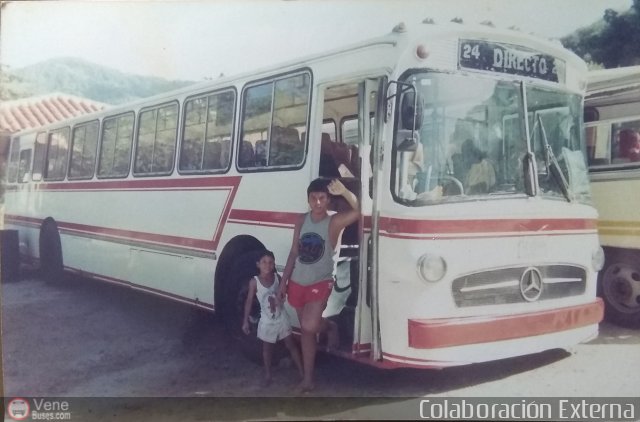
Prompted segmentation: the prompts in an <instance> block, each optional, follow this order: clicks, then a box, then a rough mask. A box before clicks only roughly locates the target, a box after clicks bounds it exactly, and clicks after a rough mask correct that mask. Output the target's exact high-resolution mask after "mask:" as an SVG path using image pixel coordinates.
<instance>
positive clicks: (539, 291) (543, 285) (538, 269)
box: [451, 264, 587, 307]
mask: <svg viewBox="0 0 640 422" xmlns="http://www.w3.org/2000/svg"><path fill="white" fill-rule="evenodd" d="M586 279H587V273H586V271H585V269H584V268H582V267H577V266H574V265H562V264H554V265H534V266H530V267H525V266H522V267H510V268H501V269H494V270H488V271H483V272H478V273H472V274H466V275H464V276H462V277H458V278H456V279H455V280H454V281H453V283H452V286H451V290H452V294H453V299H454V301H455V303H456V306H458V307H467V306H482V305H498V304H512V303H524V302H535V301H541V300H549V299H558V298H563V297H570V296H578V295H581V294H583V293H584V291H585V288H586Z"/></svg>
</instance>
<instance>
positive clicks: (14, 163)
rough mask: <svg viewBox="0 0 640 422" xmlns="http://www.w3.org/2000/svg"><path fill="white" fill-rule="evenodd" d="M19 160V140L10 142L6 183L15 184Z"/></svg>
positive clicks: (15, 139)
mask: <svg viewBox="0 0 640 422" xmlns="http://www.w3.org/2000/svg"><path fill="white" fill-rule="evenodd" d="M19 158H20V138H14V139H13V141H11V153H10V155H9V166H8V167H7V182H8V183H15V182H16V181H17V180H16V179H17V176H18V160H19Z"/></svg>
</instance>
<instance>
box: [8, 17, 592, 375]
mask: <svg viewBox="0 0 640 422" xmlns="http://www.w3.org/2000/svg"><path fill="white" fill-rule="evenodd" d="M586 74H587V69H586V65H585V63H584V62H583V61H581V60H580V59H579V58H578V57H577V56H575V55H574V54H573V53H571V52H569V51H567V50H565V49H563V48H562V47H561V46H560V45H558V44H555V43H552V42H548V41H546V40H541V39H538V38H534V37H531V36H529V35H525V34H522V33H519V32H516V31H507V30H497V29H492V28H488V27H486V26H481V25H479V26H464V25H459V24H453V23H450V24H445V25H435V24H432V23H429V21H425V23H424V24H420V25H418V26H417V27H415V28H411V30H409V29H408V28H406V27H405V26H404V25H403V24H399V25H398V26H396V27H395V28H394V29H393V31H392V32H391V33H389V34H388V35H385V36H382V37H379V38H374V39H371V40H368V41H364V42H361V43H358V44H354V45H351V46H347V47H344V48H340V49H336V50H334V51H330V52H327V53H324V54H318V55H315V56H311V57H305V58H301V59H300V60H294V61H292V62H289V63H285V64H283V65H280V66H273V67H269V68H264V69H259V70H255V71H251V72H248V73H245V74H243V75H239V76H237V77H224V78H220V79H218V80H216V81H209V82H205V83H202V84H200V85H196V86H191V87H187V88H183V89H181V90H179V91H175V92H171V93H167V94H164V95H159V96H156V97H153V98H149V99H145V100H142V101H138V102H136V103H133V104H126V105H120V106H117V107H114V108H112V109H109V110H105V111H102V112H100V113H95V114H93V115H89V116H83V117H81V118H76V119H74V120H69V121H66V122H62V123H57V124H55V125H51V126H48V127H44V128H41V129H39V130H35V131H31V132H23V133H19V134H17V135H16V136H15V137H14V138H13V139H12V142H11V151H10V162H9V172H8V189H7V200H6V204H7V207H6V216H5V221H6V223H7V225H8V226H9V227H11V228H15V229H18V230H19V232H20V247H21V252H22V254H23V255H24V256H25V258H26V259H30V260H34V261H39V263H40V266H41V268H42V269H43V273H44V274H45V275H50V276H52V278H56V277H54V276H55V275H59V274H60V273H61V272H62V271H63V270H67V271H75V272H78V273H81V274H83V275H85V276H87V277H92V278H95V279H99V280H103V281H107V282H112V283H118V284H122V285H124V286H128V287H131V288H134V289H138V290H142V291H145V292H150V293H154V294H157V295H162V296H165V297H168V298H171V299H174V300H178V301H181V302H185V303H189V304H192V305H195V306H198V307H201V308H205V309H208V310H214V309H215V310H216V312H221V313H222V314H223V316H224V317H225V318H226V319H227V321H229V324H230V325H231V326H232V327H237V328H238V330H239V328H240V326H241V316H242V309H243V304H244V297H245V294H246V290H245V289H246V285H247V282H248V278H249V276H250V275H251V274H250V272H251V271H252V269H253V267H254V263H253V262H252V261H251V253H252V252H253V251H255V250H257V249H259V248H262V247H265V246H266V247H268V248H269V249H271V250H273V251H274V253H275V256H276V258H277V264H278V265H279V268H280V269H281V268H282V267H283V265H284V260H285V259H286V257H287V255H288V251H289V248H290V245H291V238H292V235H293V228H294V224H295V222H296V221H297V219H298V218H299V216H300V214H301V213H304V212H306V211H307V203H306V201H305V199H304V198H305V196H306V193H305V192H306V188H307V186H308V184H309V182H310V181H311V180H313V179H315V178H317V177H324V178H339V179H340V180H342V181H343V183H344V184H345V185H346V186H347V187H348V188H349V189H350V190H351V191H353V192H354V193H356V194H357V195H358V198H359V202H360V207H361V218H360V220H359V221H358V222H357V223H356V224H354V225H352V226H351V227H348V228H347V229H346V230H345V232H344V234H343V236H342V248H341V251H340V258H339V261H338V263H337V282H336V284H335V287H334V290H333V292H332V295H331V297H330V299H329V304H328V306H327V309H326V310H325V316H326V317H329V318H332V319H334V320H335V321H336V322H337V324H338V325H339V327H340V333H341V338H340V343H341V345H340V348H339V349H338V350H336V351H335V352H334V353H337V354H340V355H342V356H345V357H348V358H350V359H354V360H358V361H362V362H366V363H369V364H372V365H376V366H380V367H399V366H405V367H421V368H429V367H432V368H433V367H438V368H441V367H447V366H453V365H462V364H469V363H474V362H483V361H489V360H496V359H502V358H508V357H512V356H518V355H525V354H530V353H537V352H541V351H544V350H548V349H553V348H570V347H572V346H574V345H575V344H577V343H579V342H582V341H586V340H589V339H591V338H593V337H594V336H596V335H597V331H598V323H599V321H600V320H601V318H602V312H603V305H602V301H601V300H599V299H598V298H596V276H597V271H598V270H599V269H600V266H601V263H602V259H601V258H602V250H601V248H600V246H599V243H598V235H597V227H596V218H597V213H596V210H595V209H594V208H593V206H592V205H591V204H590V201H591V198H590V192H589V184H588V173H587V171H586V166H585V164H584V155H583V149H584V136H583V133H584V131H583V122H582V101H583V96H584V86H585V83H586ZM334 206H335V207H336V208H337V209H339V208H340V207H343V206H345V204H342V203H340V202H339V201H336V203H334ZM243 270H244V271H243ZM247 270H248V271H247ZM288 310H289V313H290V316H291V318H292V319H293V321H294V326H295V325H296V324H297V320H296V317H295V312H292V310H291V309H290V308H288ZM258 314H259V313H258ZM252 321H253V322H254V323H257V319H255V318H254V319H253V320H252ZM258 350H259V349H258Z"/></svg>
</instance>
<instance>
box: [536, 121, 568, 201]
mask: <svg viewBox="0 0 640 422" xmlns="http://www.w3.org/2000/svg"><path fill="white" fill-rule="evenodd" d="M537 117H538V121H537V122H536V123H539V124H540V131H541V132H542V141H543V143H544V149H545V151H544V164H545V166H546V167H547V173H551V175H552V176H553V178H554V179H556V182H557V183H558V186H559V187H560V190H561V191H562V194H563V195H564V197H565V198H567V201H569V202H571V192H569V183H567V179H565V177H564V174H563V173H562V170H561V169H560V164H559V163H558V159H557V158H556V155H555V154H554V153H553V149H552V148H551V145H549V140H548V139H547V132H546V131H545V130H544V124H543V123H542V117H541V116H540V114H538V115H537Z"/></svg>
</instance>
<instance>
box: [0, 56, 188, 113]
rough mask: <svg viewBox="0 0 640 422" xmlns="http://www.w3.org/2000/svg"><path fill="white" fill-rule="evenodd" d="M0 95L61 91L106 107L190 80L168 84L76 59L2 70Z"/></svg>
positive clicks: (14, 97) (25, 95) (186, 83)
mask: <svg viewBox="0 0 640 422" xmlns="http://www.w3.org/2000/svg"><path fill="white" fill-rule="evenodd" d="M3 73H5V75H3V84H4V85H5V86H4V87H3V89H2V91H3V92H2V96H3V97H8V98H2V99H5V100H8V99H17V98H24V97H28V96H32V95H41V94H46V93H50V92H64V93H67V94H72V95H77V96H79V97H84V98H89V99H92V100H95V101H100V102H104V103H108V104H120V103H123V102H127V101H131V100H136V99H139V98H145V97H149V96H152V95H155V94H159V93H162V92H166V91H170V90H173V89H177V88H181V87H184V86H186V85H190V84H192V83H193V81H170V80H166V79H162V78H157V77H150V76H139V75H132V74H128V73H124V72H121V71H119V70H115V69H112V68H109V67H105V66H101V65H97V64H94V63H90V62H88V61H85V60H82V59H78V58H69V57H67V58H57V59H50V60H47V61H44V62H40V63H37V64H34V65H31V66H27V67H23V68H19V69H12V70H10V71H7V70H4V72H3Z"/></svg>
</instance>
